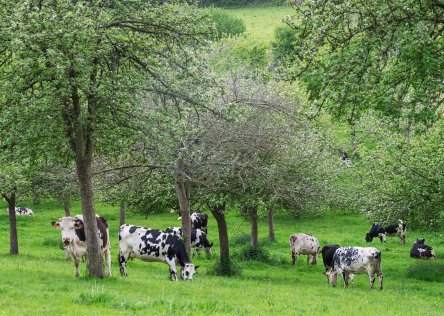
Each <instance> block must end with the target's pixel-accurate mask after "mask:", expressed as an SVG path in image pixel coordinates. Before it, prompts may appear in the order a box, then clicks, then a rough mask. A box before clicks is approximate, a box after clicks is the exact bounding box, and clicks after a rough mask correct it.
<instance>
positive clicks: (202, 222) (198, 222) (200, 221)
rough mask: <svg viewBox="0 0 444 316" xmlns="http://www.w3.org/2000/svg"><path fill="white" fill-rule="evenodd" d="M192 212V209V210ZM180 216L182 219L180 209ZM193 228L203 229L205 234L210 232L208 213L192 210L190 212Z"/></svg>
mask: <svg viewBox="0 0 444 316" xmlns="http://www.w3.org/2000/svg"><path fill="white" fill-rule="evenodd" d="M190 212H191V211H190ZM179 215H180V217H179V218H178V220H181V219H182V214H181V213H180V211H179ZM190 219H191V228H194V229H201V230H202V231H203V232H204V233H205V234H208V214H205V213H198V212H192V213H191V214H190Z"/></svg>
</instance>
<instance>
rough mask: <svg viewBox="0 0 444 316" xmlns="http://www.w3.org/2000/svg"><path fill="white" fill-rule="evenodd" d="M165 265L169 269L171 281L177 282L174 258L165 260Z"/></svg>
mask: <svg viewBox="0 0 444 316" xmlns="http://www.w3.org/2000/svg"><path fill="white" fill-rule="evenodd" d="M166 263H167V265H168V267H169V268H170V278H171V281H177V271H176V260H174V258H168V257H167V258H166Z"/></svg>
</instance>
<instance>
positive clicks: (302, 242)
mask: <svg viewBox="0 0 444 316" xmlns="http://www.w3.org/2000/svg"><path fill="white" fill-rule="evenodd" d="M320 248H321V247H320V245H319V242H318V240H317V239H316V237H314V236H311V235H307V234H302V233H301V234H293V235H290V249H291V259H292V262H293V265H295V264H296V259H297V257H298V256H299V255H307V264H308V263H309V262H310V263H311V264H316V263H317V260H318V254H319V250H320Z"/></svg>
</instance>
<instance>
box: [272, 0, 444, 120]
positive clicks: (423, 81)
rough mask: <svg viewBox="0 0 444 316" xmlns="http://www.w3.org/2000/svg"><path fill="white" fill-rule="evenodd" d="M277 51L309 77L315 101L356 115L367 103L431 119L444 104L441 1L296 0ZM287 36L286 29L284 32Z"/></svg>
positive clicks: (290, 69) (345, 115)
mask: <svg viewBox="0 0 444 316" xmlns="http://www.w3.org/2000/svg"><path fill="white" fill-rule="evenodd" d="M293 3H294V8H295V15H294V16H293V17H292V18H289V19H288V20H287V24H288V26H289V27H291V28H292V29H293V33H294V37H292V36H288V32H287V31H286V30H285V34H286V35H285V36H284V37H285V39H286V40H285V41H284V40H280V41H279V42H277V44H278V45H280V46H282V48H280V49H279V50H277V51H278V52H281V51H284V50H287V51H288V49H287V47H290V48H292V49H291V53H290V54H288V55H287V58H286V59H282V57H281V56H280V55H279V54H278V55H277V57H279V58H280V61H281V62H282V63H283V64H284V65H285V66H284V69H283V74H284V75H285V76H288V77H293V78H294V77H299V78H302V80H304V81H305V82H306V84H307V86H308V88H309V90H310V91H311V99H312V100H313V102H314V106H315V108H316V109H319V108H325V109H327V110H328V111H329V112H330V113H332V114H333V115H334V116H336V117H338V118H342V119H344V120H347V121H349V122H350V123H352V122H354V121H356V120H357V119H359V117H360V115H361V114H362V113H363V112H365V111H367V110H368V109H376V110H377V111H378V113H380V114H383V115H387V116H390V117H395V118H404V119H405V120H404V121H400V126H399V127H400V128H402V129H408V128H409V127H410V126H411V124H412V123H415V122H423V123H425V124H427V125H428V126H430V125H431V124H432V123H433V122H434V121H435V120H436V119H437V115H436V109H437V108H438V107H439V106H440V105H442V104H443V98H442V93H441V92H442V90H443V88H444V87H443V82H444V80H443V73H444V72H443V71H442V69H443V68H444V58H443V57H444V56H443V52H444V50H443V44H444V38H443V36H442V32H441V30H442V28H443V25H444V20H443V16H444V3H443V2H441V1H435V0H428V1H411V0H400V1H399V0H397V1H393V0H390V1H383V2H381V1H377V0H374V1H365V3H364V2H362V1H355V0H352V1H329V0H312V1H294V2H293ZM281 38H283V36H281Z"/></svg>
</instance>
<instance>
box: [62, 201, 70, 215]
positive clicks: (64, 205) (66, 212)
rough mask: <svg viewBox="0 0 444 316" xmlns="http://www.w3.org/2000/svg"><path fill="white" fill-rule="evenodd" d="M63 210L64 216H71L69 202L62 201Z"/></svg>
mask: <svg viewBox="0 0 444 316" xmlns="http://www.w3.org/2000/svg"><path fill="white" fill-rule="evenodd" d="M63 209H64V210H65V216H66V217H69V216H71V205H70V203H69V201H66V200H65V201H63Z"/></svg>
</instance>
